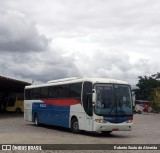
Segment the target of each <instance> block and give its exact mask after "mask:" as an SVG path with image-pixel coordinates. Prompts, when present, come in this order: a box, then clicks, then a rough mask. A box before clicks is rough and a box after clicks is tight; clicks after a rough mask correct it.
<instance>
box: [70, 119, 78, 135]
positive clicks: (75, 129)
mask: <svg viewBox="0 0 160 153" xmlns="http://www.w3.org/2000/svg"><path fill="white" fill-rule="evenodd" d="M71 131H72V132H73V133H75V134H79V133H80V130H79V123H78V119H77V118H76V117H74V118H73V119H72V120H71Z"/></svg>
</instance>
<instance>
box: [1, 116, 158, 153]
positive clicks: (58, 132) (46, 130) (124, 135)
mask: <svg viewBox="0 0 160 153" xmlns="http://www.w3.org/2000/svg"><path fill="white" fill-rule="evenodd" d="M10 116H12V117H10ZM0 144H160V114H140V115H139V114H135V115H134V125H133V130H132V131H128V132H126V131H125V132H122V131H117V132H113V133H112V134H110V135H108V136H104V135H102V134H100V133H88V132H84V133H82V134H79V135H76V134H72V133H71V132H70V130H69V129H64V128H59V127H53V126H42V127H36V126H35V125H34V124H33V123H31V122H26V121H24V119H23V115H16V114H14V115H12V114H10V115H1V114H0ZM42 152H44V151H42ZM45 152H48V153H49V152H52V151H45ZM54 152H58V153H61V152H64V151H54ZM65 152H67V153H69V152H81V153H83V152H113V153H114V152H119V153H121V152H123V153H127V152H134V151H129V150H126V151H121V150H119V151H96V150H94V151H91V150H89V151H65ZM137 152H153V151H137ZM155 152H158V151H155Z"/></svg>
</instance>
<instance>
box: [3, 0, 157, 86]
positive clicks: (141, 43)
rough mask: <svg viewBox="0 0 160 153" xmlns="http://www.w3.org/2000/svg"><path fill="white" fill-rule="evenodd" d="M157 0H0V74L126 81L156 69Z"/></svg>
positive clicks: (27, 78) (42, 78) (41, 80)
mask: <svg viewBox="0 0 160 153" xmlns="http://www.w3.org/2000/svg"><path fill="white" fill-rule="evenodd" d="M159 8H160V0H45V1H44V0H12V1H11V0H4V1H0V75H3V76H7V77H11V78H15V79H20V80H25V81H28V82H31V81H32V80H35V82H37V83H44V82H46V81H49V80H53V79H61V78H64V77H73V76H84V77H107V78H115V79H121V80H125V81H128V82H129V83H130V84H131V85H132V87H134V86H135V84H136V83H137V80H138V79H137V77H138V76H144V75H152V74H155V73H157V72H160V9H159Z"/></svg>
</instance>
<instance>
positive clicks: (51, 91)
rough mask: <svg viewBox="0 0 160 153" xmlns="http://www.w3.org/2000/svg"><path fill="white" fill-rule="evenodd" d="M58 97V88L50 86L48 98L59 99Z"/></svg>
mask: <svg viewBox="0 0 160 153" xmlns="http://www.w3.org/2000/svg"><path fill="white" fill-rule="evenodd" d="M57 97H58V86H49V87H48V98H57Z"/></svg>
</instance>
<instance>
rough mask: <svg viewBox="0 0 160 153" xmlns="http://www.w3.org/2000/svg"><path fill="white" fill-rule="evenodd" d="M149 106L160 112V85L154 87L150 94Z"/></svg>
mask: <svg viewBox="0 0 160 153" xmlns="http://www.w3.org/2000/svg"><path fill="white" fill-rule="evenodd" d="M150 102H151V107H152V108H153V109H154V110H156V111H158V112H160V87H158V88H156V89H154V90H153V91H152V92H151V95H150Z"/></svg>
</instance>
